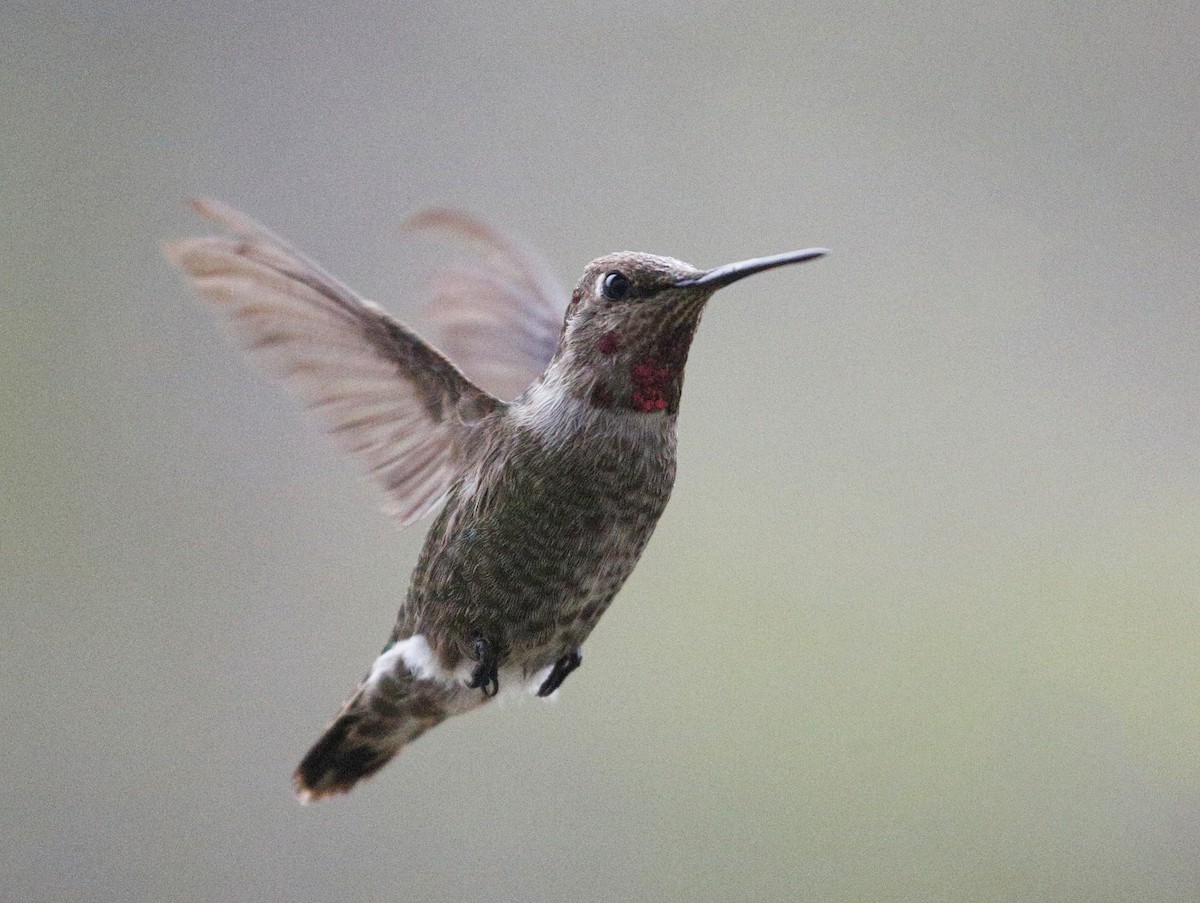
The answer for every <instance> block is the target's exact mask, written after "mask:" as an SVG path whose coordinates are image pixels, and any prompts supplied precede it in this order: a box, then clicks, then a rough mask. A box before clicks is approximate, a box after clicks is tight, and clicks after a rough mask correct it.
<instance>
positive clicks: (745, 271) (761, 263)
mask: <svg viewBox="0 0 1200 903" xmlns="http://www.w3.org/2000/svg"><path fill="white" fill-rule="evenodd" d="M828 253H829V251H828V249H826V248H806V249H805V250H803V251H789V252H788V253H786V254H774V255H772V256H770V257H755V258H752V259H751V260H743V261H740V262H738V263H727V264H726V265H725V266H723V267H717V268H716V269H715V270H709V271H708V272H707V273H703V274H702V275H700V276H694V277H692V278H691V279H683V280H680V281H679V282H676V283H675V284H676V285H677V286H679V287H680V288H687V287H690V286H700V285H704V286H708V287H710V288H713V289H718V288H723V287H724V286H726V285H729V284H730V283H731V282H737V281H738V280H739V279H745V278H746V277H747V276H753V275H754V274H755V273H761V272H763V271H764V270H773V269H775V267H783V266H787V265H788V264H791V263H804V262H805V261H807V260H816V259H817V258H818V257H824V256H825V255H826V254H828Z"/></svg>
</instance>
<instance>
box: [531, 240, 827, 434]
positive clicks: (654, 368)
mask: <svg viewBox="0 0 1200 903" xmlns="http://www.w3.org/2000/svg"><path fill="white" fill-rule="evenodd" d="M826 253H828V252H826V251H825V250H824V249H821V248H810V249H808V250H805V251H794V252H791V253H787V254H777V255H775V256H773V257H758V258H754V259H752V260H744V261H741V262H740V263H733V264H729V265H727V266H722V267H717V268H716V269H712V270H699V269H696V267H694V266H691V265H690V264H687V263H684V262H683V261H680V260H675V259H674V258H671V257H656V256H654V255H652V254H640V253H636V252H632V251H622V252H620V253H617V254H609V255H607V256H605V257H600V258H598V259H596V260H593V261H592V262H591V263H589V264H588V266H587V268H586V269H585V270H584V273H583V278H582V279H580V280H579V284H578V285H577V286H576V287H575V291H574V292H573V293H572V295H571V303H570V305H569V306H568V307H567V313H566V319H565V321H564V324H563V332H562V337H561V339H560V340H559V347H558V352H557V354H556V356H555V361H554V363H553V364H552V365H551V366H552V368H557V370H558V372H559V373H560V374H561V375H563V376H565V377H566V379H567V382H568V383H569V388H570V391H572V393H573V394H576V395H578V396H580V397H583V398H586V400H587V401H588V402H589V403H590V404H591V405H592V406H593V407H597V408H605V409H613V410H618V411H635V412H638V413H643V414H653V413H666V414H674V413H675V412H676V411H678V409H679V396H680V393H681V391H682V389H683V368H684V364H685V363H686V362H687V355H688V350H689V349H690V348H691V345H692V337H693V336H694V335H695V333H696V327H697V326H698V325H699V323H700V315H701V313H702V312H703V311H704V306H705V304H706V303H707V302H708V299H709V298H711V297H712V295H713V293H714V292H715V291H716V290H717V289H719V288H723V287H724V286H727V285H729V284H730V283H733V282H736V281H737V280H739V279H742V278H744V277H746V276H749V275H751V274H753V273H760V272H762V271H764V270H769V269H773V268H774V267H778V266H784V265H786V264H790V263H802V262H804V261H806V260H813V259H815V258H817V257H821V256H823V255H824V254H826Z"/></svg>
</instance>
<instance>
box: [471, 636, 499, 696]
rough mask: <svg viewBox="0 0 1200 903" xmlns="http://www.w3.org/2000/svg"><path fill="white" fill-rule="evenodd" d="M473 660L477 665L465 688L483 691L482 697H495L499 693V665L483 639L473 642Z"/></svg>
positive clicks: (493, 652)
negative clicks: (474, 659)
mask: <svg viewBox="0 0 1200 903" xmlns="http://www.w3.org/2000/svg"><path fill="white" fill-rule="evenodd" d="M475 658H476V660H477V661H478V662H479V664H478V665H476V666H475V670H474V671H473V672H471V682H470V683H469V684H467V686H468V687H470V688H471V689H472V690H475V689H480V690H483V695H484V696H487V697H489V698H490V697H492V696H495V695H496V694H497V693H499V692H500V667H499V664H500V663H499V661H498V659H497V657H496V651H495V650H494V649H493V648H492V644H491V643H489V642H488V641H487V640H485V639H484V638H483V637H479V638H477V639H476V640H475Z"/></svg>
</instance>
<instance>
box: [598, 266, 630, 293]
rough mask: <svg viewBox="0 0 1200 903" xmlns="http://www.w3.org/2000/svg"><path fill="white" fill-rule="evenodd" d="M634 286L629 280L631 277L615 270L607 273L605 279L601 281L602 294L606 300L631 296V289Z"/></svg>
mask: <svg viewBox="0 0 1200 903" xmlns="http://www.w3.org/2000/svg"><path fill="white" fill-rule="evenodd" d="M632 288H633V283H631V282H630V281H629V277H628V276H626V275H625V274H624V273H622V272H619V271H617V270H613V271H612V272H611V273H608V274H607V275H605V277H604V280H603V281H602V282H601V283H600V294H602V295H603V296H604V299H605V300H606V301H622V300H624V299H625V298H628V297H629V292H630V289H632Z"/></svg>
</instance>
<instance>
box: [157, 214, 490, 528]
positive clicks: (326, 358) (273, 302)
mask: <svg viewBox="0 0 1200 903" xmlns="http://www.w3.org/2000/svg"><path fill="white" fill-rule="evenodd" d="M193 206H194V207H195V209H196V212H197V213H199V214H200V215H201V216H202V217H204V218H205V219H207V220H210V221H211V222H213V223H216V224H217V225H219V226H221V227H222V228H224V229H225V230H227V231H228V232H229V233H231V235H230V236H207V237H202V238H189V239H185V240H183V241H180V242H176V243H174V244H171V245H168V246H167V248H166V253H167V256H168V258H170V260H171V261H172V262H174V263H175V264H176V265H177V266H179V267H180V268H181V269H183V270H184V271H185V272H186V273H187V275H188V276H189V277H190V281H191V283H192V285H193V286H194V287H195V288H196V290H197V291H198V292H199V293H200V295H201V296H202V297H203V298H204V299H205V300H207V301H208V302H209V303H211V304H212V306H213V307H214V308H215V309H216V310H217V311H219V312H220V313H221V314H223V315H224V317H225V319H226V320H227V321H228V323H229V325H230V327H231V329H232V331H233V333H234V334H235V336H236V337H237V338H238V339H239V341H240V342H241V343H242V344H243V345H245V346H246V347H247V348H248V349H249V350H250V351H251V352H252V353H253V354H254V355H255V356H256V357H258V358H259V359H260V360H263V361H264V363H265V364H266V365H267V367H268V369H269V370H271V371H272V372H274V373H275V374H276V375H278V376H280V377H281V378H282V379H283V380H284V382H285V383H286V384H287V385H288V387H289V388H290V389H291V390H292V392H293V393H294V394H295V395H297V396H299V398H300V399H301V400H302V401H303V402H304V403H305V404H306V405H307V406H308V407H309V408H311V409H312V410H313V411H314V412H315V413H316V415H317V416H318V418H320V419H321V420H322V421H323V422H324V424H325V426H326V427H327V428H328V429H329V430H330V432H331V433H332V434H333V435H334V437H335V438H336V439H337V440H338V441H339V443H340V444H341V445H342V446H343V447H344V448H345V449H346V450H347V451H348V452H350V453H351V454H353V455H354V456H355V457H357V458H358V460H359V461H361V462H362V463H363V464H365V465H366V468H367V471H368V472H369V473H370V474H371V476H372V477H374V478H375V480H376V481H378V483H379V484H380V485H381V486H382V487H383V489H384V492H385V493H386V494H387V505H386V508H387V510H388V513H389V514H392V515H393V516H395V517H396V518H397V519H398V520H399V521H400V523H401V524H402V525H407V524H410V523H412V522H413V521H415V520H417V519H418V518H420V517H421V516H422V515H423V514H425V513H426V512H428V511H429V510H430V509H431V508H432V507H433V506H434V505H436V504H437V503H438V501H439V500H440V499H441V497H442V496H443V495H444V494H445V492H446V490H447V489H448V488H449V487H450V485H451V484H452V483H453V482H454V480H455V479H456V478H457V477H458V475H459V474H460V472H461V469H462V460H463V454H464V451H465V448H466V447H467V445H468V443H469V440H470V438H471V434H472V432H473V428H474V426H475V424H477V423H478V421H479V420H480V419H481V418H482V417H483V416H484V415H486V414H487V413H489V412H490V411H493V410H495V409H497V408H498V407H500V406H501V405H502V404H503V403H502V402H501V401H500V400H499V399H497V398H495V397H494V396H492V395H490V394H488V393H487V392H485V391H484V390H482V389H480V388H479V387H478V386H476V385H475V384H474V383H472V382H471V381H470V380H469V379H467V378H466V377H465V376H464V375H463V374H462V373H461V372H460V371H459V370H458V368H457V367H455V366H454V365H453V364H452V363H450V361H448V360H447V359H446V358H445V357H444V356H443V355H442V354H441V353H440V352H438V351H437V350H436V349H434V348H433V347H431V346H430V345H428V344H426V343H425V342H424V341H422V340H421V338H420V337H419V336H417V335H416V334H415V333H413V332H411V331H410V330H409V329H408V328H407V327H405V326H404V325H403V324H401V323H400V322H399V321H397V320H395V319H393V318H392V317H391V316H389V315H388V314H387V313H386V312H384V311H383V310H382V309H381V308H379V307H378V306H376V305H375V304H373V303H372V302H370V301H368V300H366V299H365V298H362V297H360V296H359V295H358V294H356V293H355V292H354V291H353V290H351V289H350V288H348V287H347V286H345V285H344V284H342V283H341V282H340V281H338V280H337V279H335V278H334V277H333V276H331V275H329V274H328V273H327V272H325V271H324V270H323V269H321V268H320V267H319V266H317V265H316V264H315V263H313V262H312V261H310V260H309V259H307V258H306V257H304V256H303V255H302V254H300V253H299V252H298V251H296V250H295V249H294V248H292V247H291V246H290V245H289V244H287V243H286V242H284V241H283V240H282V239H280V238H277V237H275V236H274V235H272V234H271V233H270V232H268V231H267V230H266V229H264V228H263V227H262V226H259V225H258V224H257V223H255V222H254V221H253V220H251V219H250V218H249V217H247V216H245V215H243V214H241V213H239V212H238V211H236V210H234V209H233V208H231V207H228V206H226V205H224V204H221V203H219V202H217V201H211V200H197V201H194V202H193Z"/></svg>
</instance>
